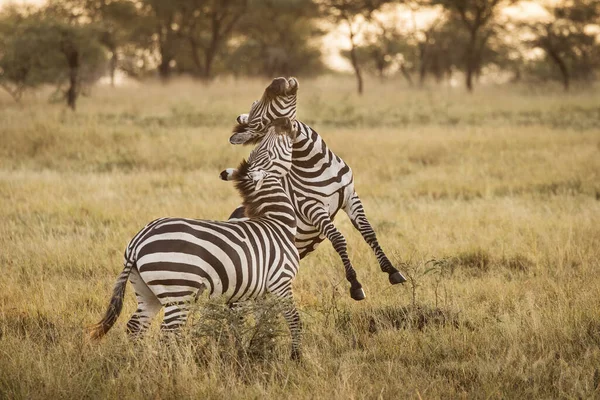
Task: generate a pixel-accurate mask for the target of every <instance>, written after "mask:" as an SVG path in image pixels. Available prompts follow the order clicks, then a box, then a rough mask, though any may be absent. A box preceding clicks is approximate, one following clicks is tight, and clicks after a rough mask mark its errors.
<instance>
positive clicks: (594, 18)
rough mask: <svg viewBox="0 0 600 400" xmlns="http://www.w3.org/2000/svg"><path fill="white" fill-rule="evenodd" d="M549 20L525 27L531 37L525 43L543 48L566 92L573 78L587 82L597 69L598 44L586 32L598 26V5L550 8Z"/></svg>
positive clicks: (586, 0)
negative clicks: (589, 28) (588, 28)
mask: <svg viewBox="0 0 600 400" xmlns="http://www.w3.org/2000/svg"><path fill="white" fill-rule="evenodd" d="M549 12H550V14H551V18H550V20H549V21H543V22H536V23H531V24H528V27H529V30H530V33H532V34H533V36H534V38H533V39H532V40H530V41H529V42H528V43H529V44H530V46H531V47H532V48H539V49H542V50H543V51H544V53H545V55H546V58H547V60H548V61H549V62H550V63H552V64H554V65H555V66H556V69H557V70H558V72H559V76H560V80H561V82H562V85H563V88H564V90H565V91H568V90H569V87H570V84H571V80H572V79H581V80H590V79H591V78H592V77H593V74H594V70H595V69H597V68H598V67H600V44H598V43H597V41H596V36H595V35H594V34H593V33H592V32H590V31H589V30H587V29H586V28H587V26H588V25H593V24H595V25H598V24H599V23H600V21H599V19H600V3H598V2H596V1H591V0H573V1H571V2H568V3H562V4H560V5H557V6H555V7H552V8H550V9H549Z"/></svg>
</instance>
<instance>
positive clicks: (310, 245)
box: [229, 78, 406, 300]
mask: <svg viewBox="0 0 600 400" xmlns="http://www.w3.org/2000/svg"><path fill="white" fill-rule="evenodd" d="M297 92H298V81H297V80H296V79H295V78H290V79H286V78H276V79H274V80H273V82H272V83H271V84H270V85H269V86H268V87H267V88H266V90H265V92H264V94H263V96H262V98H261V99H260V100H257V101H255V102H254V103H253V104H252V107H251V109H250V113H249V114H242V115H240V116H238V117H237V122H238V125H237V126H235V127H234V131H233V135H232V136H231V138H230V139H229V141H230V142H231V143H232V144H250V143H255V142H256V141H258V140H260V139H261V138H262V137H263V136H264V134H265V133H264V132H265V129H264V128H265V127H266V126H268V124H269V123H270V122H271V121H273V120H274V119H276V118H281V117H288V118H290V119H294V118H295V116H296V98H297ZM294 124H295V125H296V129H297V131H298V133H297V135H296V138H295V140H294V147H293V152H292V169H291V171H290V173H289V174H287V175H286V176H285V177H284V178H283V186H284V188H285V190H286V192H287V193H288V194H289V196H290V198H291V200H292V203H293V204H294V209H295V210H296V219H297V223H298V231H297V234H296V247H298V251H299V254H300V259H302V258H304V257H305V256H306V255H307V254H309V253H311V252H312V251H313V250H315V248H316V247H317V245H318V244H319V243H321V242H322V241H323V240H324V239H325V238H327V239H329V240H330V241H331V243H332V244H333V247H334V249H335V250H336V251H337V253H338V254H339V256H340V258H341V259H342V262H343V264H344V269H345V272H346V279H347V280H348V281H349V282H350V296H351V297H352V298H353V299H355V300H362V299H364V298H365V294H364V291H363V289H362V285H361V284H360V282H359V281H358V279H357V277H356V272H355V271H354V268H353V267H352V263H351V262H350V258H349V257H348V252H347V244H346V239H345V238H344V236H343V235H342V234H341V233H340V232H339V231H338V230H337V229H336V227H335V225H334V224H333V218H334V217H335V215H336V214H337V212H338V211H339V210H340V209H343V210H344V211H345V212H346V214H348V217H349V218H350V220H351V221H352V224H353V225H354V227H355V228H356V229H357V230H358V231H359V232H360V233H361V235H362V236H363V238H364V240H365V241H366V242H367V243H368V244H369V246H370V247H371V249H372V250H373V251H374V253H375V256H376V257H377V261H378V262H379V266H380V267H381V270H382V271H383V272H386V273H388V274H389V281H390V283H391V284H397V283H402V282H405V281H406V279H405V278H404V276H403V275H402V274H401V273H400V272H398V270H397V269H396V268H394V266H393V265H392V263H391V262H390V260H389V259H388V258H387V256H386V255H385V253H384V252H383V250H382V249H381V246H380V245H379V242H378V241H377V236H376V235H375V231H374V230H373V228H372V227H371V224H370V223H369V221H368V220H367V217H366V215H365V211H364V208H363V205H362V203H361V201H360V198H359V197H358V194H357V193H356V191H355V190H354V178H353V176H352V170H351V169H350V167H349V166H348V165H347V164H346V163H345V162H344V161H343V160H342V159H341V158H340V157H338V156H336V155H335V154H334V153H333V152H332V151H331V150H329V149H328V148H327V146H326V144H325V142H324V141H323V139H322V138H321V136H319V134H317V132H315V131H314V130H313V129H311V128H310V127H309V126H308V125H306V124H304V123H302V122H300V121H294ZM243 217H244V208H243V207H238V208H237V209H236V210H235V211H234V212H233V213H232V214H231V216H230V219H233V220H236V219H240V218H243Z"/></svg>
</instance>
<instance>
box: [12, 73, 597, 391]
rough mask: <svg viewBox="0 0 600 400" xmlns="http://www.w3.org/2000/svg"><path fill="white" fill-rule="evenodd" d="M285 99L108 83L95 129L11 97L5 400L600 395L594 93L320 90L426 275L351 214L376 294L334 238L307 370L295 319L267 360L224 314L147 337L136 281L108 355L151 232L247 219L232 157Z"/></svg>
mask: <svg viewBox="0 0 600 400" xmlns="http://www.w3.org/2000/svg"><path fill="white" fill-rule="evenodd" d="M267 84H268V81H266V80H264V81H238V82H234V81H230V82H216V83H214V84H212V85H210V86H204V85H202V84H199V83H194V82H188V81H186V82H183V81H181V82H175V83H173V84H171V85H169V86H162V85H159V84H148V85H145V86H129V87H121V88H116V89H111V88H107V87H105V88H96V89H95V90H94V93H93V96H92V97H90V98H82V99H81V101H80V104H79V108H78V110H77V112H76V113H71V112H69V111H67V110H65V109H64V107H63V106H62V105H56V104H55V105H49V104H48V103H47V100H46V98H47V97H46V96H45V95H43V96H42V95H40V96H38V97H34V96H30V97H28V98H27V99H26V100H25V103H24V104H23V105H22V106H19V105H14V104H12V103H11V102H10V100H9V99H8V98H7V97H0V265H1V269H0V271H1V274H0V398H17V399H19V398H22V399H25V398H27V399H29V398H43V399H49V398H116V397H117V396H120V397H123V396H127V397H128V398H129V397H131V398H157V399H158V398H165V399H169V398H231V399H233V398H457V397H458V398H600V386H599V385H600V274H599V273H598V272H599V271H600V269H599V268H600V261H599V260H600V224H599V222H600V201H599V200H600V103H599V102H598V98H597V97H595V95H594V93H593V92H592V91H584V92H579V93H577V92H573V93H572V94H569V95H565V94H563V93H560V92H557V91H554V90H553V89H552V88H540V89H537V90H532V89H531V88H520V87H506V88H480V89H478V90H477V91H476V93H475V94H473V95H471V96H469V95H466V94H464V93H463V91H462V90H460V89H449V88H436V89H433V88H432V89H429V90H408V89H406V88H404V87H402V86H401V85H399V84H396V83H394V82H392V83H387V84H385V85H381V84H378V83H377V82H370V83H369V86H368V87H367V89H368V90H367V93H366V95H365V96H364V97H363V98H358V97H357V96H356V95H355V94H354V92H353V90H354V86H353V81H352V80H350V79H348V80H343V79H342V78H336V79H331V78H328V79H319V80H313V81H310V80H301V82H300V92H299V103H298V104H299V105H298V107H299V109H298V110H299V111H298V115H299V118H300V119H301V120H303V121H305V122H308V123H309V124H310V125H311V126H312V127H313V128H315V129H316V130H317V131H318V132H319V133H320V134H321V135H322V136H323V137H324V138H325V140H326V141H327V143H328V145H329V146H330V147H331V148H332V149H333V150H334V151H335V152H336V153H337V154H338V155H340V156H341V157H343V158H344V159H345V160H346V162H348V163H349V164H350V165H351V166H352V168H353V170H354V174H355V179H356V185H357V190H358V192H359V194H360V196H361V198H362V200H363V202H364V204H365V207H366V210H367V215H368V216H369V218H370V221H371V223H372V224H373V226H374V227H375V229H376V231H377V233H378V236H379V239H380V242H381V244H382V246H383V248H384V249H385V250H386V252H387V253H388V255H389V256H390V257H391V258H392V259H393V261H394V262H395V263H396V264H397V265H398V266H399V267H400V268H401V269H402V270H403V272H405V273H406V274H407V275H409V276H411V279H410V281H409V282H408V283H406V284H404V285H398V286H390V285H389V284H388V282H387V276H386V275H385V274H383V273H381V272H380V271H379V267H378V265H377V263H376V260H375V257H374V256H373V254H372V253H371V252H370V250H369V248H368V246H367V245H366V244H365V243H364V242H363V241H362V238H361V237H360V235H359V234H358V232H356V231H354V230H353V228H352V225H351V224H350V222H349V220H348V219H347V218H346V216H345V215H339V216H338V218H337V219H336V225H337V226H338V227H339V228H340V229H341V230H342V232H343V233H344V234H345V236H346V238H347V240H348V244H349V252H350V256H351V259H352V261H353V263H354V265H355V267H356V270H357V272H358V273H359V276H360V278H361V281H362V283H363V285H364V287H365V291H366V294H367V299H366V300H364V301H362V302H354V301H352V300H351V299H350V298H349V295H348V285H347V283H346V281H345V280H344V279H343V273H342V266H341V263H340V261H339V259H338V257H337V255H336V254H335V252H334V251H333V249H332V247H331V245H330V244H329V243H328V242H325V243H323V244H322V245H321V246H320V247H319V248H318V250H317V251H316V252H315V253H313V254H312V255H310V256H309V257H308V258H307V259H305V260H304V261H303V262H302V264H301V269H300V274H299V276H298V279H297V280H296V282H295V293H296V299H297V303H298V305H299V308H300V309H301V311H302V314H301V315H302V318H303V321H304V325H305V334H304V358H303V360H302V362H301V363H295V362H292V361H290V360H288V356H289V347H288V346H289V335H288V334H287V332H286V330H285V325H284V324H283V323H282V321H281V319H277V322H276V323H274V325H271V324H268V328H269V327H271V326H273V327H274V330H273V331H272V332H270V333H272V334H273V335H271V336H269V335H266V336H267V339H265V340H266V345H265V343H263V350H264V351H262V352H256V351H254V350H253V351H250V350H252V349H250V347H249V344H248V340H247V339H248V335H251V334H252V332H255V331H253V329H255V330H256V329H258V328H253V325H252V318H249V319H246V322H245V323H242V322H240V321H239V319H236V318H235V317H233V318H232V317H231V315H228V312H226V311H223V310H222V309H219V306H218V304H217V305H215V304H212V305H211V304H208V305H207V306H206V307H207V308H205V309H204V312H205V314H203V313H202V310H201V312H200V313H199V316H197V317H195V321H198V323H200V322H201V321H206V320H210V321H209V322H210V323H207V324H204V328H203V329H204V330H202V329H199V330H198V331H195V330H194V327H193V326H192V328H190V329H188V331H187V332H186V334H184V335H183V337H182V338H180V339H179V341H177V342H172V341H170V340H171V339H165V338H161V337H160V334H159V333H157V332H152V333H151V334H150V335H149V337H148V338H147V339H145V340H143V341H141V342H137V343H132V342H130V341H129V340H128V339H127V337H126V334H125V322H126V321H127V318H128V317H129V315H130V314H131V313H132V312H133V311H134V309H135V301H134V297H133V294H132V290H131V288H130V287H129V288H128V290H127V293H126V304H125V310H124V312H123V314H122V315H121V318H120V319H119V321H118V322H117V324H116V325H115V327H114V328H113V330H112V331H111V332H110V333H109V334H108V335H107V337H106V338H105V339H103V340H102V341H101V342H99V343H91V342H89V341H88V340H87V338H86V336H85V334H84V329H83V328H84V327H85V326H86V325H89V324H91V323H94V322H97V321H98V320H99V319H100V317H101V316H102V314H103V313H104V311H105V307H106V306H107V304H108V299H109V296H110V294H111V291H112V285H113V283H114V281H115V278H116V276H117V274H118V273H119V272H120V271H121V269H122V264H121V263H122V252H123V250H124V246H125V245H126V243H127V242H128V240H129V239H130V238H131V237H132V236H133V235H134V234H135V233H136V232H137V231H138V229H140V228H141V227H142V226H143V225H144V224H145V223H146V222H148V221H150V220H152V219H154V218H156V217H160V216H186V217H197V218H210V219H224V218H226V217H227V216H228V215H229V212H230V211H231V210H232V209H233V208H234V207H235V206H236V205H237V204H238V203H239V198H238V195H237V193H236V192H235V191H234V188H233V186H232V185H231V184H229V183H226V182H221V181H220V180H219V179H218V173H219V172H220V171H221V170H222V169H224V168H226V167H231V166H235V165H237V163H238V162H239V161H240V160H241V159H242V157H243V156H245V155H247V154H248V152H249V150H250V149H249V148H247V147H246V148H244V147H234V146H232V145H230V144H229V143H228V141H227V139H228V137H229V133H230V128H231V126H232V125H233V122H234V119H235V117H236V116H237V115H238V114H239V113H241V112H244V111H247V110H248V109H249V106H250V104H251V102H252V101H253V100H254V99H256V98H258V97H259V96H260V94H261V93H262V90H263V89H264V87H265V86H266V85H267ZM431 259H435V260H437V261H436V262H433V261H432V262H428V260H431ZM265 307H266V308H269V307H270V306H269V305H268V304H267V306H265ZM265 307H263V308H265ZM259 308H260V307H259ZM211 310H212V311H211ZM215 310H216V311H215ZM219 310H220V311H219ZM259 311H260V310H259ZM215 312H216V313H217V318H213V317H214V314H215ZM219 315H222V316H223V318H224V319H227V318H229V322H231V324H228V323H224V324H220V325H219ZM203 316H204V319H202V318H203ZM236 321H238V322H236ZM236 323H237V324H238V328H239V325H240V324H242V325H243V326H242V328H244V329H247V331H244V332H245V333H244V332H242V333H239V330H238V331H236V329H237V328H235V327H234V325H235V324H236ZM260 324H261V323H259V324H258V325H260ZM258 325H257V326H258ZM263 325H264V323H263ZM194 326H199V325H194ZM228 327H229V328H228ZM207 328H208V331H210V332H209V333H210V335H209V337H208V338H207V337H206V336H201V337H199V336H200V335H199V333H198V332H205V331H207ZM221 328H223V329H221ZM263 328H264V327H263ZM211 329H212V331H211ZM155 331H156V329H155ZM267 331H268V329H267ZM279 331H281V332H282V334H280V335H275V333H277V332H279ZM247 332H250V333H247ZM263 333H264V329H263ZM263 336H264V335H263ZM244 346H246V347H244Z"/></svg>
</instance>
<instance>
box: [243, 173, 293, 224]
mask: <svg viewBox="0 0 600 400" xmlns="http://www.w3.org/2000/svg"><path fill="white" fill-rule="evenodd" d="M236 188H237V189H238V191H239V192H240V194H241V195H242V199H243V203H242V204H243V206H244V214H245V215H246V217H248V218H250V219H268V220H273V221H276V222H278V223H280V224H283V225H285V226H287V227H289V228H293V230H294V233H293V234H294V235H295V230H296V214H295V211H294V206H293V205H292V202H291V201H290V198H289V197H288V195H287V193H286V192H285V190H283V186H282V185H281V180H280V179H279V178H277V177H274V176H268V177H266V178H264V179H263V183H262V186H261V188H260V189H259V190H256V182H254V181H253V180H252V179H251V178H250V177H248V176H245V177H243V178H241V179H240V180H238V181H237V182H236Z"/></svg>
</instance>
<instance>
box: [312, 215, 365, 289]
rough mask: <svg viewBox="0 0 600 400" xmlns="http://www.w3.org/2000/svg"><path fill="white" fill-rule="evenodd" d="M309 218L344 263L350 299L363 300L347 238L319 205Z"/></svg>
mask: <svg viewBox="0 0 600 400" xmlns="http://www.w3.org/2000/svg"><path fill="white" fill-rule="evenodd" d="M308 218H309V219H310V221H311V223H312V224H313V225H314V226H315V227H317V228H318V229H319V231H320V232H321V234H323V235H325V237H326V238H327V239H329V241H330V242H331V244H332V245H333V248H334V249H335V251H337V253H338V254H339V256H340V258H341V259H342V263H344V269H345V271H346V279H347V280H348V282H350V297H352V298H353V299H354V300H362V299H364V298H365V292H364V290H363V288H362V285H361V284H360V282H359V281H358V279H357V278H356V271H354V268H353V267H352V263H351V262H350V257H348V251H347V244H346V238H345V237H344V236H343V235H342V234H341V233H340V231H338V230H337V228H336V227H335V225H333V221H332V220H331V217H330V216H329V213H328V212H327V211H326V210H325V209H324V208H322V207H320V206H319V205H317V206H316V207H315V208H314V209H312V210H310V211H309V212H308Z"/></svg>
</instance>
